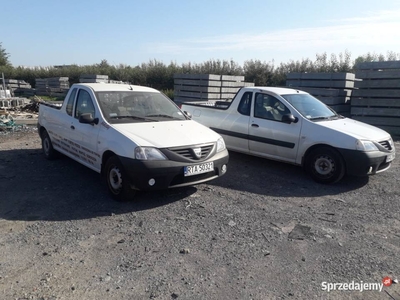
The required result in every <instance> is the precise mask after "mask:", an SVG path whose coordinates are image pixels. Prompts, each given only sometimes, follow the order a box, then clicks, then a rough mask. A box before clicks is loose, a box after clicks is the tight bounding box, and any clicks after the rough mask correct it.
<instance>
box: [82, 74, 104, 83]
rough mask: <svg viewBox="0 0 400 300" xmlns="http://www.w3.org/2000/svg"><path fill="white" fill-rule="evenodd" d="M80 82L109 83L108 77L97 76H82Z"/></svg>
mask: <svg viewBox="0 0 400 300" xmlns="http://www.w3.org/2000/svg"><path fill="white" fill-rule="evenodd" d="M79 82H82V83H100V82H103V83H108V82H109V80H108V75H97V74H82V75H81V76H80V77H79Z"/></svg>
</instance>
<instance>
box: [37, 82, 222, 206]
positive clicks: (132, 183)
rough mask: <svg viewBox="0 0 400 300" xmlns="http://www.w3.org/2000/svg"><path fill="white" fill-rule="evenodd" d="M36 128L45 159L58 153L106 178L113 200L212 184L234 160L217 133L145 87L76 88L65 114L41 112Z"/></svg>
mask: <svg viewBox="0 0 400 300" xmlns="http://www.w3.org/2000/svg"><path fill="white" fill-rule="evenodd" d="M38 129H39V134H40V137H41V138H42V145H43V150H44V154H45V156H46V157H47V158H49V159H52V158H54V157H56V154H57V153H58V152H60V153H63V154H65V155H67V156H69V157H71V158H72V159H74V160H76V161H78V162H79V163H81V164H83V165H85V166H87V167H89V168H91V169H92V170H94V171H96V172H99V173H102V174H103V175H104V178H105V179H106V182H107V185H108V187H109V190H110V192H111V195H112V196H113V197H114V198H115V199H116V200H128V199H129V198H132V197H133V194H134V191H135V190H156V189H164V188H170V187H178V186H185V185H193V184H198V183H201V182H206V181H209V180H212V179H214V178H217V177H218V176H221V175H223V174H224V173H225V172H226V168H227V166H226V165H227V163H228V158H229V155H228V152H227V150H226V147H225V144H224V141H223V139H222V138H221V136H220V135H219V134H217V133H215V132H214V131H212V130H210V129H209V128H207V127H206V126H203V125H201V124H199V123H197V122H195V121H193V120H190V119H189V118H188V117H187V116H185V115H184V114H183V113H182V112H181V110H180V109H179V108H178V107H177V106H176V105H175V104H174V103H173V102H172V101H171V100H170V99H168V98H167V97H166V96H164V95H163V94H162V93H160V92H158V91H157V90H154V89H151V88H147V87H140V86H133V85H121V84H102V83H96V84H74V85H73V86H72V87H71V88H70V90H69V92H68V94H67V96H66V98H65V100H64V102H63V105H62V106H61V107H54V106H50V105H44V104H41V105H40V108H39V118H38ZM111 158H112V159H111Z"/></svg>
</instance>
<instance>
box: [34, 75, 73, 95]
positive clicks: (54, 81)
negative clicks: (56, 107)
mask: <svg viewBox="0 0 400 300" xmlns="http://www.w3.org/2000/svg"><path fill="white" fill-rule="evenodd" d="M35 82H36V84H35V88H36V95H40V96H42V95H43V96H58V97H62V96H65V95H66V94H67V92H68V90H69V79H68V77H51V78H36V79H35Z"/></svg>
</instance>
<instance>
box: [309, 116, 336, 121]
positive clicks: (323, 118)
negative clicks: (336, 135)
mask: <svg viewBox="0 0 400 300" xmlns="http://www.w3.org/2000/svg"><path fill="white" fill-rule="evenodd" d="M337 117H338V116H335V115H334V116H330V117H322V116H321V117H313V118H310V119H309V120H311V121H320V120H334V119H336V118H337Z"/></svg>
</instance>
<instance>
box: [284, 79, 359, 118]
mask: <svg viewBox="0 0 400 300" xmlns="http://www.w3.org/2000/svg"><path fill="white" fill-rule="evenodd" d="M286 76H287V77H286V78H287V80H286V86H287V87H291V88H298V89H299V90H303V91H305V92H308V93H310V94H311V95H313V96H314V97H315V98H317V99H319V100H321V101H322V102H323V103H325V104H326V105H328V106H329V107H331V108H332V109H334V110H335V111H336V112H338V113H340V114H343V115H347V116H349V115H350V100H351V94H352V92H353V90H354V82H355V81H356V78H355V77H356V76H355V74H353V73H288V74H287V75H286Z"/></svg>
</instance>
